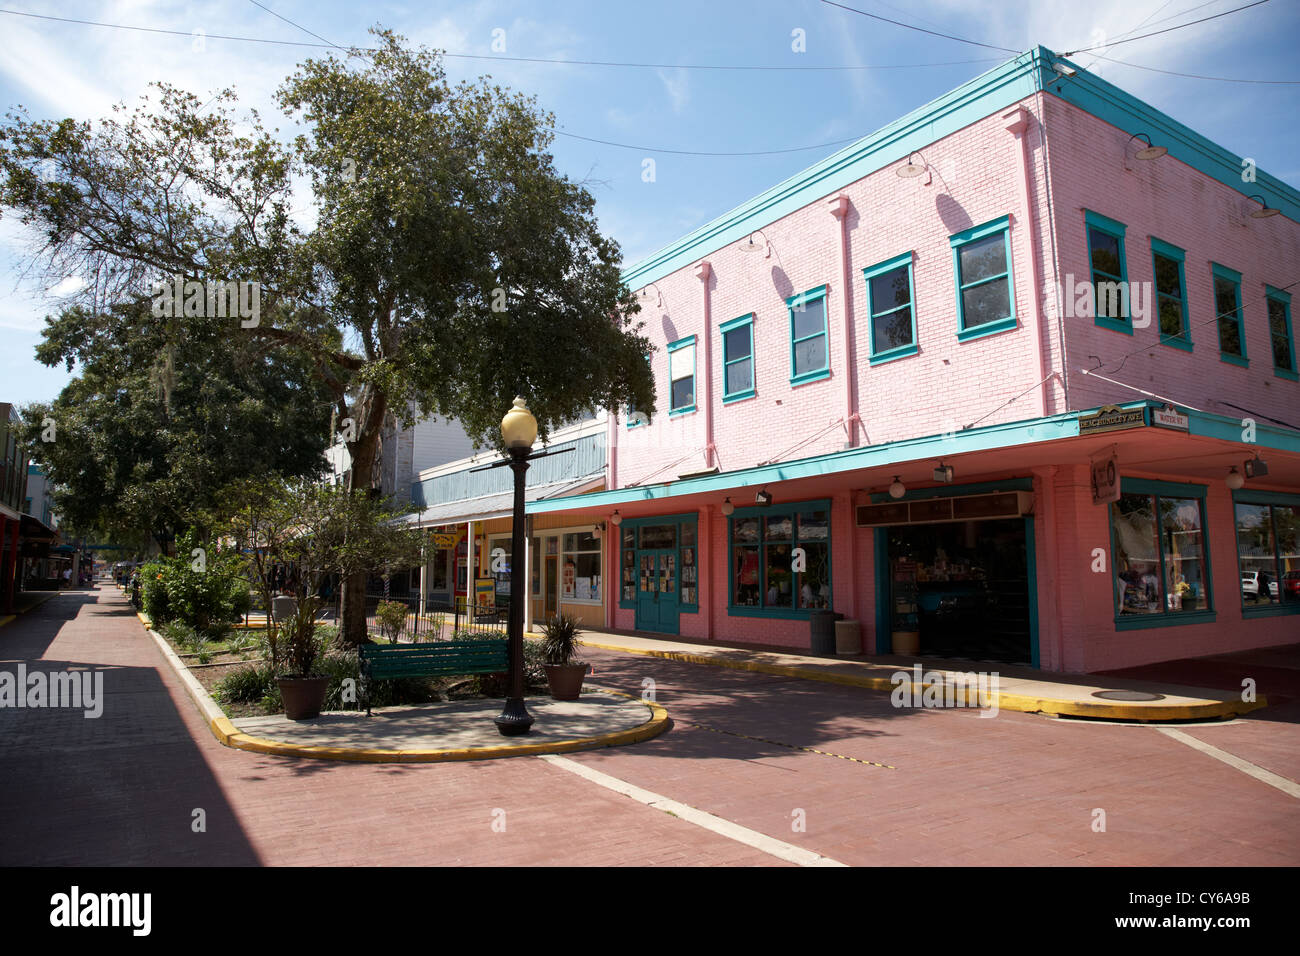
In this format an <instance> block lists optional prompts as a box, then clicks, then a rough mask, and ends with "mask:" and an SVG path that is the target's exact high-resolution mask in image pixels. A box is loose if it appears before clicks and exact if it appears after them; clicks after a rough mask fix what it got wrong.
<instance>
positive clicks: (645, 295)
mask: <svg viewBox="0 0 1300 956" xmlns="http://www.w3.org/2000/svg"><path fill="white" fill-rule="evenodd" d="M651 289H654V290H655V299H656V301H655V308H657V309H662V308H663V307H664V294H663V292H661V291H660V290H659V287H658V286H657V285H655V284H654V283H653V282H651V283H650V284H649V285H647V286H646V287H645V288H644V289H642V290H641V291H640V292H639V293H637V298H639V299H645V300H646V301H647V302H648V301H650V290H651Z"/></svg>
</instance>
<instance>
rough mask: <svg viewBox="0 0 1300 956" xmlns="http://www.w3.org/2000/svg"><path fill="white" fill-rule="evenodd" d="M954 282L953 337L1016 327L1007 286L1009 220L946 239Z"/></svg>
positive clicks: (998, 220)
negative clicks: (949, 247)
mask: <svg viewBox="0 0 1300 956" xmlns="http://www.w3.org/2000/svg"><path fill="white" fill-rule="evenodd" d="M948 242H949V244H950V245H951V246H952V258H953V274H954V275H955V276H956V280H957V338H958V339H960V340H962V341H965V340H966V339H972V338H977V337H978V336H981V335H992V334H993V333H995V332H1004V331H1006V330H1007V329H1014V328H1015V327H1016V307H1015V301H1016V299H1015V291H1014V289H1013V288H1012V284H1011V217H1010V216H1003V217H1002V218H1001V219H995V220H993V221H992V222H986V223H985V224H984V225H982V226H975V227H973V228H971V229H967V230H966V231H965V232H959V233H958V234H957V235H955V236H950V237H949V239H948Z"/></svg>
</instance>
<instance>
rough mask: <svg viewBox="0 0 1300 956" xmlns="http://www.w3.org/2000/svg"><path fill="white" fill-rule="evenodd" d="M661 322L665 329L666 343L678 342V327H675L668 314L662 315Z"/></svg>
mask: <svg viewBox="0 0 1300 956" xmlns="http://www.w3.org/2000/svg"><path fill="white" fill-rule="evenodd" d="M659 321H660V322H662V323H663V329H664V341H665V342H676V341H677V326H675V325H674V324H673V320H672V319H670V318H668V313H666V312H665V313H664V314H663V315H661V316H660V317H659Z"/></svg>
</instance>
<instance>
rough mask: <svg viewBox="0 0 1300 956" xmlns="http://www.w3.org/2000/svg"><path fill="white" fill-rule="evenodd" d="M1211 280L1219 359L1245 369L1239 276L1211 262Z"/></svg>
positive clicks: (1244, 344) (1237, 273) (1244, 337)
mask: <svg viewBox="0 0 1300 956" xmlns="http://www.w3.org/2000/svg"><path fill="white" fill-rule="evenodd" d="M1210 271H1211V274H1212V275H1213V277H1214V317H1215V319H1216V320H1217V321H1218V324H1219V358H1220V359H1222V360H1223V361H1225V362H1229V363H1231V364H1233V365H1241V366H1247V365H1249V364H1250V362H1249V361H1248V360H1247V359H1246V336H1245V334H1244V329H1243V328H1242V321H1241V273H1240V272H1235V271H1233V270H1232V269H1229V268H1227V267H1226V266H1221V265H1219V264H1218V263H1217V262H1212V263H1210Z"/></svg>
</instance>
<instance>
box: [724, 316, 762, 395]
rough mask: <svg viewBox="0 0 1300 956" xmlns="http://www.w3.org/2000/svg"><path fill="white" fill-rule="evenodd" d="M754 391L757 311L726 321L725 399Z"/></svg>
mask: <svg viewBox="0 0 1300 956" xmlns="http://www.w3.org/2000/svg"><path fill="white" fill-rule="evenodd" d="M753 395H754V314H753V313H752V312H751V313H750V314H749V315H742V316H741V317H740V318H738V319H732V320H731V321H730V322H724V323H722V401H723V403H724V404H725V403H727V402H738V401H740V400H741V399H742V398H752V397H753Z"/></svg>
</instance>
